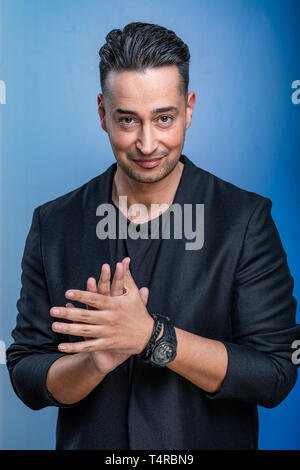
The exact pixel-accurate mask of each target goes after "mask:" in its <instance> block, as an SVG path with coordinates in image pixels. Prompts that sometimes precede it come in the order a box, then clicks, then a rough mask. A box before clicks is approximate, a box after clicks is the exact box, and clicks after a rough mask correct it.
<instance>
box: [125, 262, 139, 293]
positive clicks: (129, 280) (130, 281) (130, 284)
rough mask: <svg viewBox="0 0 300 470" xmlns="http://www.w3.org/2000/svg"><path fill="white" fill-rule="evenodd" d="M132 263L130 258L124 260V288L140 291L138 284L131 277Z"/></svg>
mask: <svg viewBox="0 0 300 470" xmlns="http://www.w3.org/2000/svg"><path fill="white" fill-rule="evenodd" d="M130 262H131V259H130V258H129V257H127V258H124V260H123V264H124V267H125V271H124V286H125V287H126V288H127V289H129V290H138V287H137V285H136V283H135V282H134V279H133V277H132V275H131V272H130Z"/></svg>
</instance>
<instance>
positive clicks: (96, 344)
mask: <svg viewBox="0 0 300 470" xmlns="http://www.w3.org/2000/svg"><path fill="white" fill-rule="evenodd" d="M106 344H107V342H106V340H105V338H97V339H90V340H88V341H76V342H74V343H60V344H59V345H58V349H59V350H60V351H64V352H68V353H77V352H87V351H101V350H104V349H106Z"/></svg>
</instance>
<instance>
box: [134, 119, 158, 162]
mask: <svg viewBox="0 0 300 470" xmlns="http://www.w3.org/2000/svg"><path fill="white" fill-rule="evenodd" d="M136 147H137V148H138V149H139V151H140V152H141V153H143V154H144V155H151V154H152V153H154V152H155V150H156V149H157V147H158V141H157V139H156V137H155V130H154V129H152V128H151V124H150V125H147V124H146V125H143V126H141V130H140V133H139V136H138V139H137V141H136Z"/></svg>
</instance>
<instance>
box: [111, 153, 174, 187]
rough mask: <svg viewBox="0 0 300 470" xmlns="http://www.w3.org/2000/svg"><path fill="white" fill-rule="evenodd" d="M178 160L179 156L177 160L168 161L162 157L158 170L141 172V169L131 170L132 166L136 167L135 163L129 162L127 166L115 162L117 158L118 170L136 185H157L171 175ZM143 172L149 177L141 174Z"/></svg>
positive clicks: (121, 162)
mask: <svg viewBox="0 0 300 470" xmlns="http://www.w3.org/2000/svg"><path fill="white" fill-rule="evenodd" d="M179 158H180V155H179V156H178V158H176V159H172V160H171V161H169V160H168V159H167V157H162V161H161V162H160V164H159V168H153V169H149V170H148V169H144V170H143V168H141V170H140V171H139V170H138V169H135V168H133V166H135V165H137V164H136V163H135V162H130V163H129V165H124V162H123V161H119V160H117V158H116V160H117V162H118V165H119V166H120V168H121V169H122V170H123V171H124V173H125V174H126V175H127V176H128V177H129V178H131V179H133V180H134V181H137V182H138V183H157V182H158V181H161V180H162V179H164V178H166V177H167V176H168V175H169V174H170V173H172V171H173V170H174V168H175V167H176V165H177V164H178V161H179ZM129 161H130V159H129ZM143 171H144V173H146V172H147V171H149V175H146V174H142V172H143ZM150 172H151V174H150ZM152 173H153V174H152Z"/></svg>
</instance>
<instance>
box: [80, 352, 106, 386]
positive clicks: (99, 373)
mask: <svg viewBox="0 0 300 470" xmlns="http://www.w3.org/2000/svg"><path fill="white" fill-rule="evenodd" d="M84 354H85V353H84ZM86 354H87V357H86V360H87V367H88V370H89V372H90V373H91V375H93V376H94V377H95V378H96V379H99V380H102V379H104V377H105V376H106V375H107V373H108V372H104V371H103V370H100V369H99V368H98V367H97V364H96V362H95V361H94V357H93V354H92V353H91V352H88V353H86Z"/></svg>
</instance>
